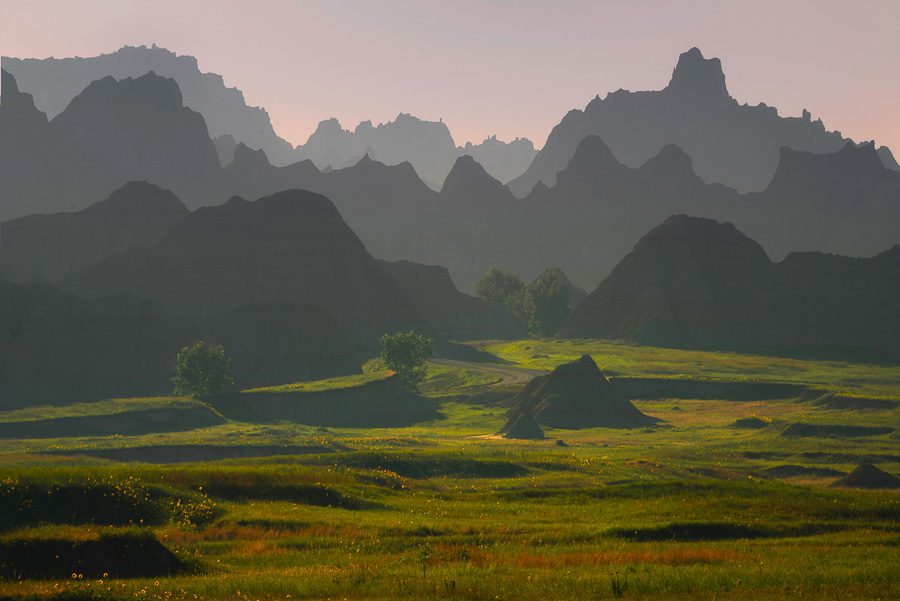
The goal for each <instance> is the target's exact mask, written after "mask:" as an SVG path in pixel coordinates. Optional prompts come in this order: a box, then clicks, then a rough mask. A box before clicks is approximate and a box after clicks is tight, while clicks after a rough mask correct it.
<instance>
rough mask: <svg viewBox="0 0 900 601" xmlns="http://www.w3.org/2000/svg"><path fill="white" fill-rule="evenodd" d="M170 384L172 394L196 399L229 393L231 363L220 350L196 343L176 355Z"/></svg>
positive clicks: (231, 383)
mask: <svg viewBox="0 0 900 601" xmlns="http://www.w3.org/2000/svg"><path fill="white" fill-rule="evenodd" d="M172 384H174V386H175V394H177V395H186V396H192V397H196V398H204V397H209V396H214V395H216V394H219V393H222V392H226V391H228V390H231V389H233V388H234V376H233V375H232V371H231V359H229V358H228V357H227V356H226V355H225V349H224V348H222V347H221V346H211V345H209V344H207V343H205V342H203V341H202V340H198V341H197V342H195V343H193V344H191V345H188V346H186V347H184V348H183V349H181V350H180V351H178V356H177V357H176V358H175V376H174V377H173V378H172Z"/></svg>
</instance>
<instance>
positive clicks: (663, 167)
mask: <svg viewBox="0 0 900 601" xmlns="http://www.w3.org/2000/svg"><path fill="white" fill-rule="evenodd" d="M641 169H643V170H644V171H650V172H653V173H657V174H660V175H681V176H684V175H690V176H693V175H695V173H694V162H693V160H692V159H691V157H690V155H688V153H686V152H685V151H684V150H682V149H681V147H680V146H678V145H677V144H666V145H665V146H663V147H662V149H661V150H660V151H659V152H658V153H657V154H656V156H654V157H653V158H651V159H650V160H648V161H647V162H646V163H644V164H643V166H642V167H641Z"/></svg>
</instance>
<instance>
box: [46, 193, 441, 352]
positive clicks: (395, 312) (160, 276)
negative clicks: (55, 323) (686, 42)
mask: <svg viewBox="0 0 900 601" xmlns="http://www.w3.org/2000/svg"><path fill="white" fill-rule="evenodd" d="M63 285H64V286H65V287H66V288H67V289H69V290H71V291H73V292H75V293H76V294H78V295H80V296H83V297H87V298H98V297H102V296H107V295H110V294H116V293H127V294H130V295H133V296H136V297H139V298H147V299H153V300H157V301H160V302H161V303H162V304H163V305H164V306H165V307H167V308H168V309H169V310H171V311H174V312H175V313H178V314H181V315H212V314H216V313H222V312H225V311H228V310H231V309H234V308H236V307H239V306H241V305H244V304H247V303H260V302H268V301H284V300H289V301H294V302H300V303H304V304H310V305H318V306H321V307H327V308H328V310H329V311H331V312H332V313H334V315H335V316H336V317H337V318H338V319H339V321H340V322H341V323H342V324H343V325H344V326H345V328H346V330H347V331H348V333H349V335H350V337H351V339H352V340H353V341H354V342H356V343H363V344H372V343H374V341H375V340H377V339H378V337H380V336H381V335H382V334H383V333H385V332H390V331H397V330H407V329H416V330H419V331H422V332H429V331H430V327H429V326H428V323H427V321H426V320H425V319H424V318H423V317H422V315H421V314H420V313H419V311H418V310H417V309H416V307H415V306H414V304H413V303H412V301H411V300H410V298H409V296H408V295H407V294H406V293H405V292H404V290H403V289H402V288H401V286H400V285H399V284H398V283H397V282H396V281H395V280H394V279H393V278H392V277H391V276H390V275H388V274H387V273H386V272H385V271H384V270H383V269H382V268H381V267H379V265H378V263H377V262H376V261H375V259H373V258H372V256H371V255H369V253H368V252H367V251H366V249H365V247H364V246H363V245H362V243H361V242H360V241H359V238H357V237H356V235H355V234H354V233H353V231H352V230H351V229H350V228H349V227H347V224H346V223H344V220H343V219H341V216H340V214H339V213H338V212H337V210H336V209H335V207H334V205H333V204H332V203H331V202H330V201H329V200H328V199H327V198H325V197H324V196H320V195H318V194H314V193H312V192H307V191H303V190H286V191H284V192H279V193H277V194H272V195H270V196H266V197H264V198H260V199H259V200H257V201H255V202H250V201H247V200H244V199H242V198H239V197H234V198H232V199H231V200H229V201H228V202H226V203H225V204H223V205H219V206H215V207H206V208H202V209H199V210H198V211H196V212H194V213H192V214H191V215H189V216H187V217H185V218H184V219H182V220H181V221H180V222H179V223H178V224H177V225H176V226H175V227H174V228H173V229H172V230H171V231H170V232H169V233H168V234H166V235H165V236H164V237H163V238H162V239H161V240H159V242H157V243H156V244H155V245H154V246H152V247H150V248H135V249H132V250H130V251H127V252H125V253H122V254H119V255H115V256H112V257H110V258H108V259H106V260H105V261H103V262H101V263H99V264H97V265H95V266H93V267H90V268H88V269H86V270H84V271H82V272H80V273H77V274H75V275H73V276H71V277H69V278H67V279H66V280H64V282H63Z"/></svg>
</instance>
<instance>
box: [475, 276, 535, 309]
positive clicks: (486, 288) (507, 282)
mask: <svg viewBox="0 0 900 601" xmlns="http://www.w3.org/2000/svg"><path fill="white" fill-rule="evenodd" d="M524 289H525V282H524V281H522V278H521V277H520V276H519V274H517V273H510V272H507V271H503V270H502V269H497V268H496V267H491V268H490V269H488V270H487V272H486V273H485V274H484V276H482V278H481V279H480V280H478V283H477V284H475V294H477V295H478V296H480V297H481V298H483V299H484V300H489V301H494V302H496V303H503V304H505V305H509V304H510V303H511V301H512V300H513V297H514V296H515V295H517V294H519V293H521V291H522V290H524Z"/></svg>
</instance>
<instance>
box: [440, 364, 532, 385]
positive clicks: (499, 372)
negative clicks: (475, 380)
mask: <svg viewBox="0 0 900 601" xmlns="http://www.w3.org/2000/svg"><path fill="white" fill-rule="evenodd" d="M431 361H432V362H433V363H437V364H438V365H446V366H447V367H455V368H458V369H470V370H472V371H477V372H481V373H485V374H490V375H492V376H496V377H498V378H500V380H499V381H498V382H494V383H493V384H488V385H487V386H501V385H502V386H510V385H519V384H527V383H528V382H529V381H530V380H531V378H533V377H535V376H543V375H544V374H545V373H547V372H544V371H540V370H537V369H525V368H524V367H512V366H509V365H497V364H495V363H479V362H477V361H462V360H460V359H447V358H444V357H433V358H432V359H431Z"/></svg>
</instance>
